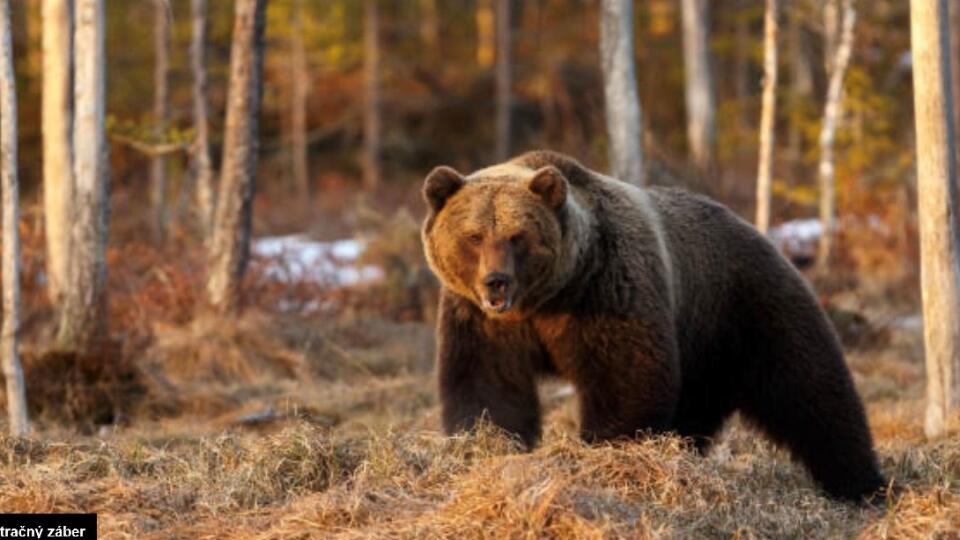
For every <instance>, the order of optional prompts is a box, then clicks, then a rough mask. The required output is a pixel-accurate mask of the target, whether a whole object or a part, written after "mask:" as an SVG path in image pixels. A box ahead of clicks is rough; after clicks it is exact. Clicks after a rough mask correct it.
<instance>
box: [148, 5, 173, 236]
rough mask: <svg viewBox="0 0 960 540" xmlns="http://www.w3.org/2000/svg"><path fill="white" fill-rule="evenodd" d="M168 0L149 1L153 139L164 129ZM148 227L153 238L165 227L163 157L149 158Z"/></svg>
mask: <svg viewBox="0 0 960 540" xmlns="http://www.w3.org/2000/svg"><path fill="white" fill-rule="evenodd" d="M168 2H169V0H154V2H153V53H154V64H153V122H154V126H153V135H154V137H155V138H156V139H157V140H160V139H162V138H163V137H164V135H165V134H166V131H167V117H168V116H169V109H170V105H169V103H170V91H169V82H168V81H169V78H170V12H169V10H170V6H169V3H168ZM150 213H151V223H150V227H151V229H152V230H153V236H154V239H155V240H162V239H163V237H164V233H165V231H166V227H167V158H166V157H165V156H164V155H163V154H157V155H155V156H153V157H151V158H150Z"/></svg>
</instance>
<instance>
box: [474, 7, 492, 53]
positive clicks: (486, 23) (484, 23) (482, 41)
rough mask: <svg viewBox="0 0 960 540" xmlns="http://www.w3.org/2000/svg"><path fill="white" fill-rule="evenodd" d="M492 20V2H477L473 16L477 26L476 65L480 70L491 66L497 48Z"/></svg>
mask: <svg viewBox="0 0 960 540" xmlns="http://www.w3.org/2000/svg"><path fill="white" fill-rule="evenodd" d="M493 19H494V15H493V0H477V10H476V12H475V14H474V21H475V22H476V25H477V65H478V66H480V69H482V70H483V69H489V68H490V67H491V66H493V59H494V51H495V50H496V48H497V47H496V35H495V34H496V32H495V31H494V21H493Z"/></svg>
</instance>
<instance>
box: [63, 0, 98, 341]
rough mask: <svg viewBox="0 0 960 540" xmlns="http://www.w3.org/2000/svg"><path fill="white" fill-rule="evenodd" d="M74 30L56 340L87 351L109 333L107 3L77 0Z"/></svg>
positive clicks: (94, 0) (95, 0) (96, 0)
mask: <svg viewBox="0 0 960 540" xmlns="http://www.w3.org/2000/svg"><path fill="white" fill-rule="evenodd" d="M74 5H75V9H76V12H75V13H76V23H75V28H74V37H73V43H74V53H75V56H74V66H75V72H74V85H73V101H74V121H73V126H74V129H73V149H74V160H73V176H74V182H75V186H74V193H75V196H74V198H75V205H76V207H75V212H74V219H73V222H72V228H71V259H72V265H73V268H72V271H71V273H70V286H69V287H68V288H67V289H66V290H65V291H64V293H65V294H64V302H63V311H62V315H61V320H60V332H59V336H58V342H59V345H60V347H61V348H64V349H66V350H71V351H76V352H80V353H87V352H90V351H91V350H93V349H94V348H95V347H96V346H97V345H98V344H100V343H101V342H102V340H103V339H104V337H105V333H106V288H105V283H106V277H107V265H106V246H107V224H108V218H109V200H108V190H109V171H108V160H107V143H106V134H105V131H104V128H105V126H104V109H105V85H106V57H105V54H104V53H105V51H104V12H103V0H77V1H76V2H75V3H74Z"/></svg>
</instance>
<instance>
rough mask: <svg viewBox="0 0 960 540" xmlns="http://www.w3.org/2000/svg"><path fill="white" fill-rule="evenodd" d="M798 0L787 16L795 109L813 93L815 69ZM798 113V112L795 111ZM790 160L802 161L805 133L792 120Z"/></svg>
mask: <svg viewBox="0 0 960 540" xmlns="http://www.w3.org/2000/svg"><path fill="white" fill-rule="evenodd" d="M797 4H798V2H797V1H796V0H791V1H789V2H788V4H787V6H789V7H790V9H789V11H788V12H787V14H786V17H787V42H788V56H789V58H790V103H791V106H792V108H793V110H794V111H798V110H799V109H800V106H801V104H802V103H803V100H804V99H805V98H809V97H810V95H811V94H812V93H813V70H812V65H811V61H810V55H809V53H808V52H807V50H806V49H805V48H804V46H803V43H804V40H803V25H802V22H803V21H802V19H801V18H802V16H803V11H802V10H801V9H800V7H799V6H798V5H797ZM795 114H796V112H795ZM789 128H790V132H789V141H788V143H787V146H788V147H789V149H790V151H789V155H790V160H791V161H792V162H793V163H794V164H795V165H796V164H799V163H800V158H801V155H802V154H803V135H802V132H801V125H800V122H797V121H791V122H790V124H789Z"/></svg>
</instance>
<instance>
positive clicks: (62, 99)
mask: <svg viewBox="0 0 960 540" xmlns="http://www.w3.org/2000/svg"><path fill="white" fill-rule="evenodd" d="M72 7H73V2H72V1H71V0H43V5H42V18H43V112H42V121H43V215H44V220H45V226H46V237H47V279H48V286H47V290H48V295H49V297H50V302H51V304H52V305H54V306H61V302H60V299H61V297H62V295H63V290H64V288H66V287H67V280H68V273H69V270H70V268H71V264H70V224H71V223H72V221H73V189H74V188H73V185H74V181H73V133H72V131H73V130H72V126H73V107H72V105H71V100H72V98H73V77H72V71H73V58H72V57H73V46H72V44H73V9H72Z"/></svg>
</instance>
